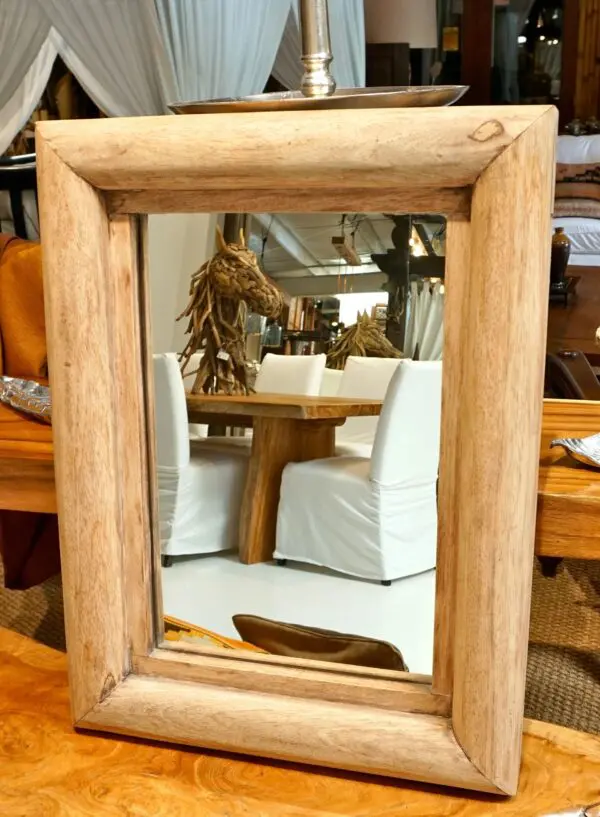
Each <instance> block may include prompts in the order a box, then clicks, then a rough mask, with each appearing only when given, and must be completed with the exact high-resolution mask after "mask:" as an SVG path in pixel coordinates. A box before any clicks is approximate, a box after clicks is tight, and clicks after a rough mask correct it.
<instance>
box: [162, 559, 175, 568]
mask: <svg viewBox="0 0 600 817" xmlns="http://www.w3.org/2000/svg"><path fill="white" fill-rule="evenodd" d="M160 563H161V565H162V566H163V567H172V566H173V557H172V556H161V557H160Z"/></svg>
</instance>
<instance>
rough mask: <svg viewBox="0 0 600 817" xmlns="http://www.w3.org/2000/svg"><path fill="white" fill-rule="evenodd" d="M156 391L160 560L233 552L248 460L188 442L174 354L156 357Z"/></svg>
mask: <svg viewBox="0 0 600 817" xmlns="http://www.w3.org/2000/svg"><path fill="white" fill-rule="evenodd" d="M154 391H155V421H156V426H155V427H156V471H157V479H158V513H159V530H160V543H161V553H162V555H163V557H170V556H181V555H184V554H198V553H215V552H217V551H221V550H229V549H231V548H234V547H236V546H237V539H238V526H239V508H240V504H241V501H242V495H243V491H244V484H245V479H246V473H247V470H248V460H247V458H246V457H244V456H243V455H240V454H239V453H237V452H236V451H231V452H227V451H226V452H219V451H212V450H207V449H205V448H204V446H203V444H202V443H201V442H200V443H194V442H193V441H192V442H190V438H189V432H188V415H187V408H186V398H185V389H184V386H183V380H182V378H181V373H180V370H179V362H178V360H177V356H176V355H175V354H172V353H168V354H157V355H154ZM163 561H165V560H163Z"/></svg>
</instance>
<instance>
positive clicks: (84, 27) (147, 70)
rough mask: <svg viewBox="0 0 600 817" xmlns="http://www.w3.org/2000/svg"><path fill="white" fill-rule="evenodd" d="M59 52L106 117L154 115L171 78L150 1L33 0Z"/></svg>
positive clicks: (168, 96)
mask: <svg viewBox="0 0 600 817" xmlns="http://www.w3.org/2000/svg"><path fill="white" fill-rule="evenodd" d="M38 2H39V5H40V7H41V8H43V10H44V11H45V12H46V14H47V15H48V19H49V20H50V22H51V24H52V25H53V27H54V29H55V32H56V35H53V36H55V42H56V44H57V47H58V53H59V54H60V56H61V57H62V58H63V60H64V61H65V63H66V65H67V66H68V67H69V68H70V69H71V71H72V72H73V73H74V74H75V76H76V77H77V79H78V80H79V82H80V83H81V85H82V86H83V87H84V88H85V90H86V92H87V93H88V94H89V96H90V97H91V98H92V99H93V100H94V102H95V103H96V105H98V107H99V108H101V109H102V110H103V111H104V112H105V113H107V114H108V115H109V116H139V115H144V114H159V113H164V112H165V111H166V110H167V102H169V101H171V100H172V99H174V98H175V95H176V94H175V80H174V76H173V73H172V70H171V66H170V63H169V60H168V58H167V55H166V53H165V48H164V45H163V42H162V38H161V35H160V31H159V25H158V17H157V14H156V9H155V7H154V3H153V2H152V0H102V2H98V0H38Z"/></svg>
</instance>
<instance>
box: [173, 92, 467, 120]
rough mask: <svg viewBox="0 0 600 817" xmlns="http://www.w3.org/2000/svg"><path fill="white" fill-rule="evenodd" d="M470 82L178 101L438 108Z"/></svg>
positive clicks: (259, 107) (219, 108)
mask: <svg viewBox="0 0 600 817" xmlns="http://www.w3.org/2000/svg"><path fill="white" fill-rule="evenodd" d="M467 89H468V86H467V85H398V86H396V87H390V88H338V89H337V90H336V91H335V92H334V93H333V95H332V96H304V94H303V93H302V91H281V92H279V93H274V94H254V95H253V96H243V97H227V98H225V99H207V100H205V101H203V102H174V103H172V104H171V105H169V108H170V109H171V110H172V111H174V112H175V113H179V114H194V113H256V112H259V111H304V110H312V111H315V110H333V109H335V108H436V107H440V106H444V105H452V104H453V103H454V102H457V101H458V100H459V99H460V98H461V96H462V95H463V94H464V93H465V92H466V91H467Z"/></svg>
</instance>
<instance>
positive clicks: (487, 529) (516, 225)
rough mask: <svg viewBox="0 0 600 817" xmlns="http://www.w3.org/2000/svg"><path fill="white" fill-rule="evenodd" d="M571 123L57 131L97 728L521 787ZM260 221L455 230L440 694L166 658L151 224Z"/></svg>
mask: <svg viewBox="0 0 600 817" xmlns="http://www.w3.org/2000/svg"><path fill="white" fill-rule="evenodd" d="M556 126H557V117H556V111H555V109H553V108H551V107H517V106H514V107H506V108H484V107H479V108H466V107H464V108H443V109H423V110H372V111H361V112H360V113H356V112H351V111H335V112H332V111H329V112H328V111H322V112H321V111H319V112H310V113H281V114H267V113H265V114H245V115H217V116H214V115H213V116H189V117H160V118H138V119H107V120H102V121H94V122H85V121H81V122H44V123H42V124H41V125H39V126H38V129H37V154H38V167H39V187H40V190H39V198H40V211H41V225H42V234H43V248H44V275H45V298H46V308H47V329H48V344H49V359H50V369H51V379H52V387H53V400H54V443H55V460H56V483H57V493H58V497H57V499H58V511H59V521H60V534H61V553H62V569H63V585H64V595H65V616H66V627H67V643H68V654H69V667H70V683H71V698H72V709H73V718H74V722H75V724H76V725H77V726H81V727H86V728H90V729H98V730H106V731H112V732H119V733H125V734H133V735H141V736H146V737H150V738H156V739H161V740H166V741H174V742H178V743H186V744H191V745H197V746H204V747H211V748H214V749H221V750H227V751H236V752H244V753H247V754H256V755H262V756H265V757H270V758H278V759H285V760H292V761H299V762H306V763H314V764H319V765H323V766H331V767H340V768H347V769H351V770H356V771H363V772H374V773H379V774H384V775H390V776H397V777H405V778H410V779H414V780H418V781H427V782H430V783H438V784H448V785H452V786H460V787H464V788H470V789H477V790H481V791H489V792H496V793H508V794H510V793H513V792H515V790H516V788H517V781H518V772H519V763H520V745H521V728H522V714H523V699H524V683H525V665H526V655H527V635H528V620H529V606H530V585H531V571H532V558H533V542H534V527H535V510H536V491H537V474H538V455H539V435H540V423H541V407H542V383H543V368H544V351H545V330H546V319H547V303H548V270H549V252H550V243H549V235H550V232H551V230H550V225H551V222H550V214H551V207H552V200H553V179H554V144H555V135H556ZM256 210H261V211H262V210H268V211H273V212H278V211H280V212H281V211H293V212H298V211H309V212H310V211H313V212H314V211H327V210H329V211H338V212H339V211H342V212H346V211H354V212H355V211H361V212H440V213H444V214H446V216H447V218H448V234H447V259H446V261H447V269H446V305H445V351H444V370H443V372H444V373H443V419H442V451H441V463H440V493H439V543H438V573H437V603H436V604H437V609H436V625H435V654H434V672H433V676H432V677H431V678H429V677H419V676H415V675H410V674H405V675H402V674H395V673H389V672H383V671H376V670H372V671H370V670H360V669H358V668H356V669H355V668H350V667H333V666H325V665H323V664H319V663H316V662H313V663H311V662H298V661H294V660H291V659H283V658H276V657H267V658H261V659H257V658H256V657H255V656H250V657H248V656H244V655H240V654H239V653H228V652H223V651H216V650H210V649H206V650H204V651H203V653H202V654H198V653H194V652H191V651H190V650H189V649H186V648H185V645H180V646H179V649H177V650H173V649H165V645H164V644H163V643H162V642H161V638H162V627H161V621H162V618H161V609H160V602H159V599H158V594H157V592H156V588H155V584H154V581H155V579H154V577H155V576H156V575H158V574H159V553H158V548H156V547H155V548H154V549H153V547H152V541H153V538H155V536H154V527H153V522H152V520H156V513H155V501H156V500H155V496H154V493H153V485H154V474H153V465H152V463H153V456H152V450H151V448H152V445H153V443H152V435H151V434H150V435H147V433H146V430H147V428H151V427H152V410H153V409H152V400H147V397H146V395H147V394H149V393H151V389H152V382H151V368H150V367H149V366H148V365H147V361H148V357H149V354H148V339H147V334H146V327H147V309H148V305H147V297H146V277H145V266H144V262H145V251H144V236H145V229H144V222H145V218H144V216H143V214H146V213H156V212H185V211H206V212H209V211H210V212H214V211H229V212H235V211H240V212H243V211H256ZM140 214H141V215H140ZM148 438H150V441H151V442H150V444H148ZM149 445H150V449H149ZM300 664H301V665H300Z"/></svg>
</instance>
